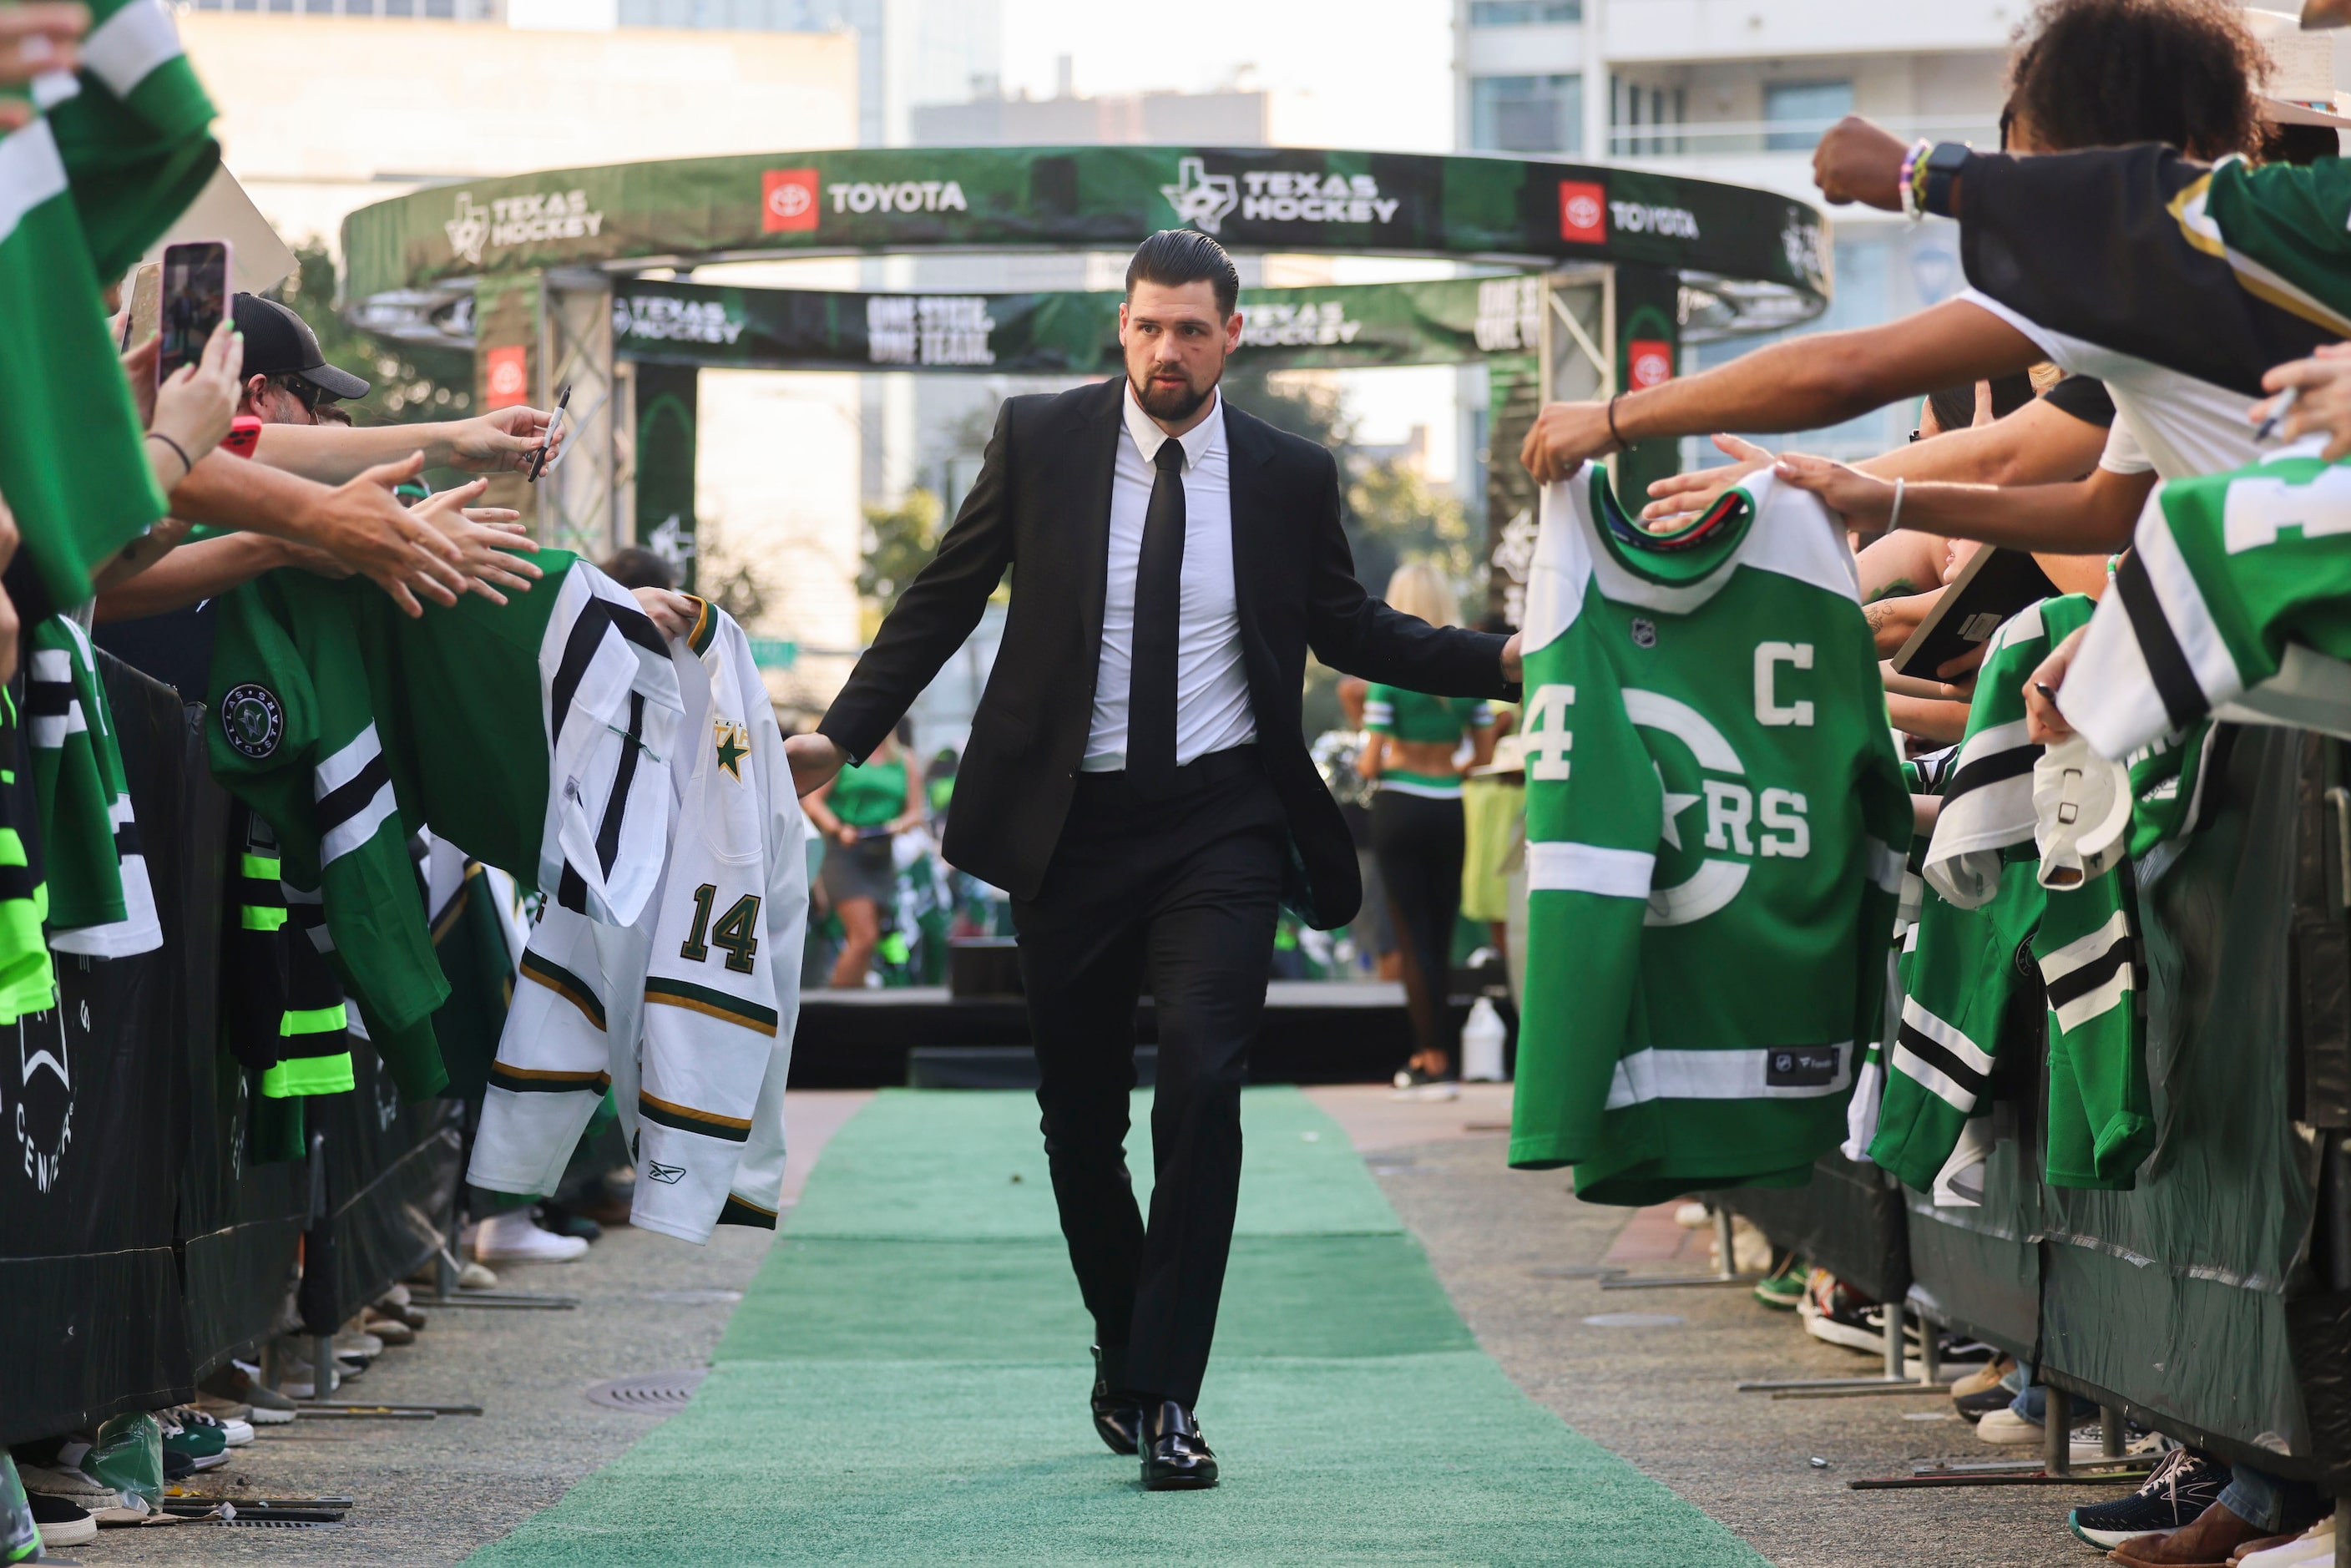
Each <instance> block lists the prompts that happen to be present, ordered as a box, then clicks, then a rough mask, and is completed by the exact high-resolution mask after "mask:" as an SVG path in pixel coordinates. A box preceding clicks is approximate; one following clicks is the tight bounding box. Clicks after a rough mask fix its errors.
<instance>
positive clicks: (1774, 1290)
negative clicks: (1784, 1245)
mask: <svg viewBox="0 0 2351 1568" xmlns="http://www.w3.org/2000/svg"><path fill="white" fill-rule="evenodd" d="M1811 1269H1812V1265H1811V1264H1809V1263H1807V1262H1806V1261H1804V1260H1803V1259H1802V1258H1799V1257H1797V1256H1796V1254H1795V1253H1793V1252H1782V1253H1780V1254H1779V1255H1778V1256H1776V1257H1774V1258H1773V1259H1772V1260H1771V1272H1770V1273H1768V1274H1766V1275H1765V1276H1764V1277H1763V1278H1762V1279H1761V1280H1760V1281H1757V1282H1756V1285H1755V1299H1756V1300H1757V1301H1761V1303H1762V1304H1763V1305H1765V1306H1767V1307H1770V1308H1771V1310H1772V1311H1773V1312H1794V1311H1795V1310H1796V1303H1797V1302H1799V1301H1802V1300H1803V1299H1804V1280H1805V1277H1806V1275H1807V1274H1808V1273H1809V1272H1810V1271H1811Z"/></svg>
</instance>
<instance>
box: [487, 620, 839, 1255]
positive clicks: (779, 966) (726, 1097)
mask: <svg viewBox="0 0 2351 1568" xmlns="http://www.w3.org/2000/svg"><path fill="white" fill-rule="evenodd" d="M697 602H699V601H697ZM671 653H672V657H673V659H674V662H675V663H676V664H677V669H678V685H679V691H680V695H681V696H682V697H683V698H684V705H685V719H684V723H683V724H682V725H681V726H680V728H679V734H680V735H681V736H682V737H685V739H686V742H687V744H683V745H681V746H679V747H677V748H676V754H675V755H674V756H673V757H671V758H667V759H666V760H667V762H668V764H669V768H670V779H671V781H672V785H673V787H674V790H675V794H676V801H677V818H676V829H675V831H674V833H673V834H672V837H671V841H670V852H669V859H668V863H667V866H666V868H665V869H664V873H663V880H662V884H661V889H660V892H659V893H658V894H657V895H656V896H655V897H654V898H653V899H652V900H651V901H650V902H649V903H648V904H647V905H646V907H645V910H644V913H643V915H641V916H640V917H639V918H638V919H637V920H636V921H635V922H634V923H633V924H632V925H625V926H622V925H600V924H597V923H596V922H593V921H591V920H590V919H588V918H587V917H586V916H585V915H582V914H580V912H578V911H576V910H571V909H566V908H564V907H563V906H562V905H561V904H560V903H559V902H558V901H554V900H550V901H549V903H548V905H547V906H546V907H545V908H544V909H543V910H542V911H541V914H540V916H539V921H538V925H537V926H536V927H534V928H533V930H532V933H531V936H530V941H529V944H528V946H527V947H526V948H525V950H524V953H523V958H522V966H521V984H519V985H518V986H517V988H516V991H515V1000H514V1006H513V1008H512V1009H511V1010H510V1011H509V1012H508V1014H507V1026H506V1030H505V1032H504V1034H503V1035H502V1037H501V1038H500V1040H499V1043H498V1056H497V1062H496V1066H495V1068H494V1069H493V1070H492V1072H491V1076H490V1086H489V1090H488V1092H487V1096H486V1100H485V1103H484V1105H483V1111H482V1126H481V1132H480V1134H479V1135H478V1137H477V1138H476V1139H475V1147H474V1159H473V1166H472V1170H471V1171H470V1173H469V1174H468V1177H467V1179H468V1180H470V1181H471V1182H472V1183H473V1184H474V1185H475V1186H481V1187H486V1188H488V1189H490V1190H492V1191H496V1192H532V1193H545V1192H549V1191H552V1190H553V1189H554V1186H555V1184H556V1183H557V1181H558V1180H559V1178H560V1176H561V1175H562V1172H563V1167H564V1166H565V1165H566V1163H567V1162H568V1161H569V1157H570V1155H571V1152H572V1148H573V1146H574V1145H576V1144H577V1142H578V1141H579V1137H580V1133H581V1131H582V1130H583V1129H584V1128H585V1127H586V1126H587V1124H588V1120H589V1118H590V1115H592V1114H593V1113H594V1111H595V1108H596V1103H597V1101H598V1099H599V1098H600V1097H601V1095H602V1093H603V1092H604V1091H605V1090H606V1089H607V1088H610V1089H611V1090H612V1091H613V1092H614V1098H615V1100H616V1102H617V1103H618V1105H619V1107H620V1111H621V1117H622V1128H623V1130H624V1131H626V1132H627V1133H628V1134H629V1135H630V1143H631V1146H632V1149H633V1150H634V1151H635V1155H636V1162H637V1178H638V1179H637V1184H636V1197H635V1199H634V1202H633V1206H632V1213H631V1216H630V1222H631V1223H632V1224H633V1225H636V1226H638V1227H640V1228H643V1229H647V1230H656V1231H659V1232H661V1233H662V1234H664V1235H666V1236H675V1237H679V1238H681V1239H684V1240H688V1241H695V1242H702V1241H706V1240H708V1239H709V1238H710V1232H711V1229H712V1228H713V1227H714V1226H716V1225H718V1224H721V1223H727V1224H743V1225H757V1226H765V1227H770V1228H772V1227H773V1226H774V1225H775V1223H776V1216H777V1207H778V1194H779V1192H780V1190H781V1188H782V1185H783V1175H784V1082H785V1079H786V1077H787V1075H788V1073H789V1068H790V1064H791V1037H792V1027H793V1024H794V1022H795V1021H796V1019H797V1018H798V1014H799V961H800V948H801V945H802V939H803V937H804V936H805V934H806V929H807V922H808V863H807V858H806V856H805V854H804V852H803V850H802V844H803V842H804V840H805V836H806V831H805V828H804V825H803V819H802V817H801V814H800V808H799V800H798V799H797V798H796V797H795V795H794V794H793V792H792V783H791V773H790V769H789V768H788V767H787V765H786V763H785V761H784V749H783V736H782V733H781V731H779V730H778V728H777V727H776V721H775V716H774V713H773V710H772V709H771V708H770V707H769V706H768V697H767V692H766V688H765V685H763V683H762V682H761V681H760V679H759V673H758V666H757V665H756V664H754V663H753V662H752V659H751V650H750V644H749V643H748V641H747V639H746V638H745V637H744V635H743V632H742V629H741V628H740V627H739V626H737V624H736V623H735V622H734V621H733V620H732V619H731V618H729V617H728V616H727V615H726V613H725V612H722V611H719V610H716V609H715V608H713V607H711V606H709V605H706V604H705V605H701V607H700V616H699V619H698V621H697V623H696V625H695V629H694V631H693V632H692V633H691V634H690V635H689V636H688V637H687V638H685V639H684V640H683V641H679V642H674V643H672V644H671Z"/></svg>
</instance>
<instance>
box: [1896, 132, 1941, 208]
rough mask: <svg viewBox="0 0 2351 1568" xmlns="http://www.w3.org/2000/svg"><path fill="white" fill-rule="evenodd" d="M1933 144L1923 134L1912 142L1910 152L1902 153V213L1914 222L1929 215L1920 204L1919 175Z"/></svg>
mask: <svg viewBox="0 0 2351 1568" xmlns="http://www.w3.org/2000/svg"><path fill="white" fill-rule="evenodd" d="M1933 146H1934V144H1933V143H1932V142H1930V141H1928V140H1927V139H1926V138H1925V137H1923V136H1921V137H1920V138H1918V140H1917V141H1913V142H1912V143H1910V149H1909V151H1908V152H1905V153H1903V154H1902V215H1903V216H1904V217H1906V218H1908V219H1909V220H1910V221H1911V222H1912V223H1914V224H1915V223H1917V221H1918V220H1919V219H1921V218H1923V217H1925V216H1926V215H1927V210H1926V208H1924V207H1922V206H1920V205H1919V204H1918V176H1919V174H1920V172H1922V171H1923V170H1924V168H1925V166H1926V162H1927V154H1928V152H1929V151H1931V150H1932V148H1933Z"/></svg>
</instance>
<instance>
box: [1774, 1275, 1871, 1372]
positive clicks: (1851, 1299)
mask: <svg viewBox="0 0 2351 1568" xmlns="http://www.w3.org/2000/svg"><path fill="white" fill-rule="evenodd" d="M1796 1311H1797V1312H1798V1313H1800V1314H1801V1315H1802V1318H1803V1320H1804V1332H1805V1333H1808V1334H1810V1335H1812V1336H1813V1338H1814V1339H1817V1340H1824V1341H1826V1342H1827V1343H1830V1344H1841V1345H1843V1346H1844V1347H1845V1348H1846V1349H1847V1350H1865V1351H1868V1352H1871V1353H1872V1354H1878V1355H1883V1354H1886V1317H1885V1312H1884V1310H1883V1309H1882V1308H1880V1307H1879V1306H1878V1305H1877V1303H1876V1302H1875V1301H1871V1300H1870V1299H1869V1298H1868V1297H1867V1296H1865V1295H1863V1294H1862V1293H1861V1292H1860V1291H1856V1290H1855V1289H1854V1288H1853V1287H1852V1286H1851V1285H1848V1284H1846V1283H1845V1282H1844V1281H1842V1280H1840V1279H1838V1278H1837V1277H1836V1276H1835V1275H1834V1274H1832V1273H1830V1272H1829V1271H1828V1270H1826V1269H1815V1270H1813V1271H1812V1273H1811V1274H1810V1275H1809V1276H1807V1277H1806V1279H1805V1281H1804V1293H1803V1295H1802V1297H1801V1298H1800V1299H1799V1300H1798V1301H1797V1302H1796ZM1873 1313H1875V1314H1876V1321H1875V1322H1872V1321H1871V1319H1872V1314H1873Z"/></svg>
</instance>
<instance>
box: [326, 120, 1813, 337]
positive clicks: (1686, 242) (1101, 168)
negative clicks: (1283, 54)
mask: <svg viewBox="0 0 2351 1568" xmlns="http://www.w3.org/2000/svg"><path fill="white" fill-rule="evenodd" d="M1184 225H1189V226H1191V227H1194V228H1197V229H1199V230H1201V231H1203V232H1205V233H1207V234H1212V235H1217V237H1218V238H1219V239H1221V240H1223V241H1224V242H1225V243H1226V244H1227V245H1228V246H1233V247H1234V248H1236V249H1239V250H1249V251H1307V252H1342V253H1349V254H1360V253H1367V252H1369V253H1388V254H1400V255H1425V256H1460V257H1465V258H1467V257H1479V258H1499V259H1507V260H1510V261H1512V262H1519V263H1525V262H1532V263H1537V264H1550V263H1556V262H1568V261H1628V262H1636V263H1641V264H1644V265H1647V266H1651V267H1666V268H1671V269H1674V270H1677V271H1682V272H1690V273H1698V274H1710V275H1715V276H1720V277H1731V278H1738V279H1742V280H1745V281H1747V282H1749V283H1750V284H1764V285H1775V286H1777V287H1778V288H1779V289H1780V290H1782V291H1784V293H1785V294H1786V295H1788V296H1792V297H1793V298H1792V299H1791V300H1790V305H1791V306H1792V308H1793V309H1794V313H1795V314H1797V315H1803V314H1809V313H1811V311H1812V310H1814V309H1817V308H1818V306H1819V304H1820V302H1821V301H1822V300H1823V299H1824V298H1826V296H1827V293H1828V290H1829V277H1828V267H1827V260H1826V256H1827V245H1826V241H1825V237H1824V234H1823V227H1822V223H1821V218H1820V214H1818V213H1816V212H1815V211H1813V209H1812V208H1811V207H1808V206H1806V205H1804V204H1802V203H1799V202H1793V201H1790V200H1788V199H1787V198H1785V197H1783V196H1779V195H1774V194H1772V193H1769V192H1765V191H1757V190H1750V189H1747V188H1745V187H1741V186H1736V185H1723V184H1717V183H1713V182H1711V181H1705V180H1688V179H1683V178H1680V177H1677V176H1674V175H1667V174H1658V173H1651V172H1646V171H1639V170H1631V169H1622V168H1600V167H1592V166H1586V165H1582V164H1573V163H1553V162H1539V161H1532V160H1525V159H1515V158H1475V157H1437V156H1431V155H1426V154H1417V153H1387V152H1325V151H1315V150H1311V149H1298V148H1230V149H1228V148H1206V147H1081V148H1023V147H991V148H943V149H923V148H861V149H852V150H846V151H839V152H789V153H783V152H779V153H771V154H766V155H752V156H741V157H726V158H689V159H674V160H669V161H665V162H644V163H622V164H614V165H610V166H607V167H603V168H595V169H569V170H560V171H554V172H547V173H538V174H520V175H515V176H511V177H509V178H506V179H499V180H469V181H464V182H460V183H455V184H447V185H436V186H434V187H431V188H429V189H426V190H422V191H417V192H414V193H411V194H409V195H406V196H402V197H400V198H398V199H396V200H393V201H390V202H381V203H379V204H376V205H374V206H371V207H365V208H362V209H360V211H359V212H356V213H354V214H351V215H350V217H348V218H346V219H345V220H344V222H343V254H344V256H345V260H346V265H347V267H348V269H349V270H348V273H347V275H346V284H345V287H346V289H347V292H348V298H349V300H350V303H351V304H352V305H353V306H354V307H356V308H360V309H362V310H364V308H366V307H367V306H368V304H369V302H370V301H371V300H375V299H377V298H379V297H392V296H397V295H400V294H402V293H403V292H407V291H417V290H430V289H432V288H433V287H434V285H436V284H441V283H444V282H448V281H450V280H455V279H460V278H466V277H480V276H483V275H485V274H493V273H513V272H518V271H525V270H528V269H532V268H539V267H577V266H601V265H605V264H610V263H614V262H622V263H625V262H628V261H631V260H634V259H642V260H643V262H644V263H645V264H646V265H647V266H658V265H664V264H665V263H668V262H671V261H674V260H678V259H684V260H688V261H694V260H709V259H714V258H717V257H722V256H726V257H748V256H778V255H820V254H825V253H841V252H890V251H903V250H917V249H924V248H930V247H956V248H967V249H983V250H985V249H1004V248H1014V249H1019V248H1050V249H1061V250H1068V249H1105V248H1107V249H1123V248H1124V247H1126V246H1132V245H1134V243H1135V242H1136V241H1138V240H1140V239H1141V238H1142V237H1143V236H1144V235H1148V234H1150V233H1152V232H1153V231H1155V230H1157V229H1163V228H1172V227H1178V226H1184Z"/></svg>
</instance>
